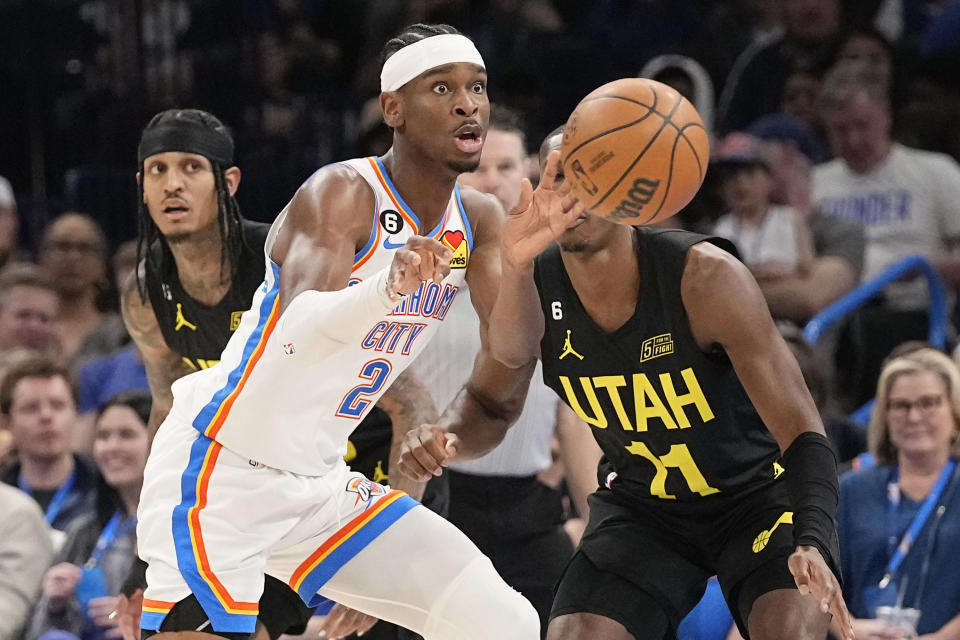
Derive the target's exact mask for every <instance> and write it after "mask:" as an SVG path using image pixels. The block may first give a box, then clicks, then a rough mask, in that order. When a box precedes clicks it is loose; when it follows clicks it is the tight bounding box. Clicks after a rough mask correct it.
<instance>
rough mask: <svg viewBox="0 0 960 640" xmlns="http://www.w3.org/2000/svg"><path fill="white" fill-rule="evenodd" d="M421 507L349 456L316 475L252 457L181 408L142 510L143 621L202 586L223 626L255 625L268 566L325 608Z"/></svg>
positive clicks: (156, 620)
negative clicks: (344, 579)
mask: <svg viewBox="0 0 960 640" xmlns="http://www.w3.org/2000/svg"><path fill="white" fill-rule="evenodd" d="M411 510H415V511H417V512H421V511H422V512H425V513H428V514H429V513H430V512H429V511H428V510H426V509H425V508H423V507H421V506H420V505H419V503H418V502H416V501H415V500H413V499H411V498H409V497H408V496H407V495H406V494H404V493H403V492H400V491H391V490H390V489H389V488H388V487H384V486H381V485H379V484H376V483H374V482H371V481H370V480H367V479H366V478H364V477H363V475H361V474H359V473H353V472H351V471H350V470H349V469H348V468H347V466H346V464H341V465H339V466H337V467H336V468H335V469H334V470H332V471H331V472H330V473H329V474H327V475H325V476H317V477H309V476H300V475H296V474H293V473H290V472H286V471H279V470H277V469H272V468H269V467H266V466H264V465H262V464H259V463H257V462H256V461H253V460H248V459H246V458H241V457H240V456H238V455H237V454H235V453H234V452H233V451H230V450H229V449H226V448H224V447H223V446H222V445H220V444H219V443H217V442H215V441H213V440H210V439H209V438H207V437H205V436H203V435H202V434H200V433H199V432H198V431H197V430H196V429H194V428H193V427H192V426H191V425H190V424H189V423H187V422H185V421H183V420H179V419H177V418H176V417H174V416H173V415H172V414H171V416H170V417H168V418H167V420H166V421H165V422H164V423H163V425H162V427H161V428H160V430H159V431H158V433H157V437H156V439H155V441H154V443H153V447H152V450H151V453H150V458H149V460H148V461H147V466H146V469H145V472H144V483H143V491H142V494H141V499H140V507H139V510H138V513H137V516H138V525H137V536H138V547H139V554H140V557H141V558H143V560H145V561H146V562H147V563H148V565H149V566H148V569H147V584H148V585H149V586H148V587H147V590H146V594H145V598H144V604H143V617H142V620H141V628H143V629H146V630H154V631H155V630H158V629H159V628H160V625H161V624H162V623H163V620H164V618H165V616H166V615H167V613H169V611H170V609H171V608H172V607H173V606H174V605H175V604H176V603H177V602H179V601H180V600H182V599H184V598H186V597H188V596H189V595H190V594H191V593H193V594H194V595H195V596H196V597H197V599H198V601H199V603H200V605H201V606H202V607H203V610H204V612H205V613H206V614H207V615H208V616H209V618H210V622H211V625H212V627H213V629H215V630H216V631H223V632H237V633H247V632H250V633H252V632H253V631H254V629H255V625H256V617H257V613H258V601H259V599H260V595H261V592H262V589H263V575H264V573H267V574H270V575H271V576H273V577H275V578H277V579H279V580H281V581H283V582H285V583H287V584H288V585H290V587H291V588H292V589H293V590H294V591H296V592H297V593H298V594H299V595H300V597H301V598H302V599H303V601H304V602H305V603H306V604H307V605H308V606H315V605H316V604H318V603H319V602H321V601H323V600H324V598H323V597H322V596H320V595H318V592H319V591H321V590H322V589H323V588H324V587H325V586H327V585H328V583H329V582H330V580H331V578H332V577H333V576H334V574H336V573H337V572H338V570H339V569H341V568H342V567H343V566H344V565H345V564H346V563H347V562H349V561H350V560H351V559H352V558H353V557H354V556H355V555H357V554H358V553H359V552H360V551H361V550H363V549H364V548H365V547H367V546H368V545H369V544H370V543H371V542H372V541H373V540H374V539H376V538H377V537H378V536H379V535H380V534H381V533H383V532H384V531H385V530H386V529H387V528H388V527H390V526H391V525H392V524H393V523H395V522H396V521H397V520H398V519H399V518H401V517H402V516H403V515H404V514H407V513H408V512H410V511H411ZM430 515H433V514H430ZM424 517H427V516H424ZM437 520H439V521H440V522H444V521H443V520H442V519H440V518H437ZM444 524H446V523H445V522H444ZM448 526H450V525H448ZM477 553H479V552H477ZM397 564H398V565H399V564H401V563H397ZM398 571H402V569H399V568H398ZM401 576H402V573H398V575H397V577H398V578H399V577H401ZM389 577H390V576H384V575H379V576H371V579H372V580H383V579H385V578H389ZM331 586H332V585H331ZM341 586H343V585H341ZM365 588H366V586H365V585H357V588H356V590H358V591H362V590H365ZM346 590H347V591H350V590H351V588H349V587H348V588H346Z"/></svg>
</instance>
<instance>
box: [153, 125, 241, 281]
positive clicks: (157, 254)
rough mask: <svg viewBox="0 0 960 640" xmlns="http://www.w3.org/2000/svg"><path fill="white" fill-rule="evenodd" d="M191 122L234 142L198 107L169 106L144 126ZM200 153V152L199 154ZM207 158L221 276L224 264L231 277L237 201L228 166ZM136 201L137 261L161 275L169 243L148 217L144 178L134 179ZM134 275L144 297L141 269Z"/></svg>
mask: <svg viewBox="0 0 960 640" xmlns="http://www.w3.org/2000/svg"><path fill="white" fill-rule="evenodd" d="M177 124H190V125H194V126H196V125H201V126H204V127H206V128H208V129H210V130H211V131H213V132H215V133H217V134H219V135H220V136H224V137H225V138H226V139H228V140H229V141H230V146H231V147H232V146H233V137H232V136H231V135H230V132H229V131H228V130H227V127H226V126H225V125H224V124H223V123H222V122H220V120H219V119H217V117H216V116H214V115H212V114H210V113H207V112H206V111H201V110H199V109H168V110H166V111H161V112H160V113H158V114H157V115H155V116H153V118H151V120H150V122H148V123H147V126H146V127H144V128H143V133H144V134H146V133H147V132H149V131H150V130H152V129H155V128H156V127H159V126H162V125H166V126H169V125H174V126H175V125H177ZM201 155H202V154H201ZM208 160H210V165H211V167H212V169H213V176H214V188H215V190H216V193H217V208H218V213H217V224H218V225H219V227H220V277H221V278H222V277H223V269H224V266H225V265H226V266H227V268H228V269H229V274H230V278H231V279H232V278H233V276H234V275H235V274H236V272H237V261H238V259H239V256H240V250H241V248H242V246H243V242H244V240H243V233H242V230H241V220H242V218H241V216H240V205H239V204H238V203H237V200H236V198H234V197H233V196H232V195H230V190H229V188H228V186H227V178H226V174H225V171H226V169H227V168H229V167H227V166H224V165H223V163H221V162H217V161H215V160H213V159H210V158H208ZM139 171H140V175H143V171H144V169H143V163H142V161H141V163H140V167H139ZM137 202H138V206H139V215H138V221H137V264H138V265H139V264H140V263H141V261H143V263H144V265H145V270H146V274H148V275H149V276H151V277H152V276H154V275H156V276H160V275H161V274H163V273H166V271H167V269H168V268H169V267H170V264H171V261H172V260H173V254H172V253H171V251H170V245H169V244H168V242H167V239H166V238H164V237H163V234H162V233H160V229H159V227H157V225H156V223H155V222H154V221H153V218H151V217H150V210H149V209H148V208H147V205H146V203H145V202H144V201H143V180H140V181H139V182H138V183H137ZM155 244H156V245H157V246H158V247H159V249H160V250H159V251H152V250H151V248H152V247H153V246H154V245H155ZM135 274H136V279H137V289H138V290H139V292H140V297H141V299H145V298H146V295H147V292H146V281H145V280H143V279H141V277H140V269H139V268H137V269H136V270H135Z"/></svg>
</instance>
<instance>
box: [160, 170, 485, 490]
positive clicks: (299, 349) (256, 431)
mask: <svg viewBox="0 0 960 640" xmlns="http://www.w3.org/2000/svg"><path fill="white" fill-rule="evenodd" d="M342 164H344V165H346V166H348V167H351V168H352V169H353V170H354V171H356V172H357V173H358V174H359V175H360V176H361V177H362V178H363V179H365V180H366V181H367V183H368V184H369V185H370V188H371V189H372V190H373V192H374V194H375V196H376V212H375V215H374V218H373V229H372V231H371V233H370V239H369V240H368V241H367V243H366V245H365V246H364V247H363V249H361V250H360V252H358V253H357V255H356V256H355V258H354V264H353V270H352V273H351V278H350V285H351V287H352V286H353V285H357V284H359V283H361V282H364V281H366V280H369V281H370V282H368V284H372V282H373V280H374V279H378V278H379V279H383V278H384V276H385V274H386V272H387V271H388V270H389V268H390V264H391V262H392V261H393V254H394V251H395V250H396V249H398V248H400V247H402V246H404V244H405V243H406V241H407V239H408V238H409V237H411V236H413V235H416V234H419V233H420V232H421V229H420V221H419V219H418V218H417V216H416V214H415V213H414V212H413V211H412V210H411V209H410V208H409V207H408V206H407V205H406V203H405V202H404V201H403V199H402V198H401V197H400V195H399V193H398V192H397V190H396V189H395V188H394V187H393V184H392V182H391V181H390V177H389V176H388V175H387V172H386V170H385V169H384V167H383V165H382V163H380V161H379V160H378V159H377V158H362V159H354V160H349V161H346V162H344V163H342ZM285 213H286V211H284V212H282V213H281V214H280V217H278V218H277V220H276V222H274V224H273V227H272V228H271V230H270V234H269V235H268V237H267V242H266V246H265V247H264V250H265V252H266V254H267V267H266V278H265V280H264V282H263V284H262V285H261V286H260V288H259V289H258V290H257V291H256V293H255V294H254V297H253V302H252V304H251V308H250V310H249V311H247V312H245V313H244V314H243V318H242V320H241V322H240V326H239V327H238V328H237V330H236V332H235V333H234V334H233V336H232V337H231V339H230V342H229V343H228V344H227V347H226V349H224V351H223V355H222V357H221V360H220V363H219V364H217V365H215V366H213V367H211V368H209V369H205V370H202V371H198V372H196V373H193V374H190V375H188V376H186V377H184V378H180V379H179V380H177V381H176V382H174V384H173V387H172V389H173V395H174V403H173V409H172V411H171V413H172V414H175V415H176V416H177V417H178V418H180V419H182V420H186V421H188V422H190V423H191V424H192V425H193V427H194V428H195V429H197V430H198V431H199V432H201V433H203V434H204V435H206V436H207V437H209V438H211V439H213V440H216V441H217V442H219V443H220V444H222V445H223V446H225V447H227V448H228V449H231V450H232V451H234V452H236V453H238V454H240V455H241V456H243V457H246V458H249V459H250V460H251V463H252V464H256V463H262V464H265V465H267V466H269V467H273V468H275V469H281V470H285V471H292V472H294V473H298V474H302V475H310V476H318V475H323V474H325V473H326V472H327V471H329V470H330V469H332V468H333V467H334V466H335V465H336V464H337V462H338V461H339V460H341V459H342V458H343V456H344V455H345V454H346V448H347V438H348V436H349V435H350V433H351V432H352V431H353V430H354V429H355V428H356V426H357V424H359V422H360V420H361V419H363V417H364V416H365V415H366V414H367V412H368V411H369V410H370V408H371V407H373V405H374V404H375V403H376V402H377V399H378V398H379V397H380V396H381V395H382V394H383V392H384V391H385V390H386V389H387V387H388V386H389V385H390V384H392V383H393V381H394V380H395V379H396V377H397V376H398V375H400V373H401V372H402V371H403V370H404V369H406V367H407V366H408V365H409V364H410V362H411V361H412V360H413V359H414V358H415V357H416V355H417V354H418V353H419V352H420V351H421V350H422V349H423V347H424V346H425V345H426V343H427V342H428V341H429V340H430V338H431V337H432V335H433V333H434V332H435V331H436V329H437V327H438V325H439V324H440V323H441V322H443V320H444V318H445V317H446V315H447V312H448V311H449V310H450V306H451V305H452V304H453V300H454V298H455V297H456V295H457V292H458V291H459V289H460V287H461V286H462V285H463V282H464V277H465V274H466V267H467V264H468V263H469V258H470V253H471V251H472V250H473V234H472V231H471V228H470V223H469V222H468V220H467V216H466V212H465V211H464V209H463V204H462V203H461V201H460V192H459V189H458V188H456V187H455V188H454V190H453V193H451V195H450V201H449V203H448V205H447V208H446V211H445V212H444V215H443V219H442V220H441V222H440V224H438V225H437V227H436V228H435V229H433V230H431V231H429V232H426V233H422V234H421V235H425V236H428V237H432V238H436V239H438V240H440V241H441V242H443V243H444V244H446V245H447V246H448V247H449V248H450V249H451V250H452V251H453V258H452V260H451V270H450V274H449V275H448V276H447V277H446V278H445V279H444V280H443V282H442V283H440V284H437V283H434V282H432V281H431V282H424V283H422V284H421V286H420V289H418V290H417V291H416V292H414V293H412V294H410V295H409V296H407V297H406V298H405V299H404V300H402V301H401V302H400V303H399V304H398V305H396V306H395V308H393V309H392V310H391V308H392V307H393V305H392V303H390V302H389V300H388V299H387V298H386V293H385V292H384V291H382V288H380V287H378V290H379V296H380V297H379V298H377V299H374V300H373V304H369V302H370V301H369V300H366V299H365V300H366V302H367V303H368V304H366V306H363V307H362V308H358V309H356V312H351V313H350V314H348V315H345V316H344V317H342V318H336V319H334V320H333V321H330V320H326V321H324V322H314V323H311V322H310V320H311V315H306V314H305V313H304V312H305V310H313V311H315V312H316V313H314V314H312V315H313V316H316V315H317V313H322V312H323V311H324V309H323V308H318V309H315V308H313V307H310V306H309V305H311V304H313V305H316V301H317V300H321V301H322V300H326V298H321V297H317V296H323V295H327V296H329V295H331V294H329V293H324V294H317V293H316V292H304V293H301V294H299V295H298V296H296V297H295V298H294V299H293V300H292V301H291V302H290V303H289V305H288V306H287V308H286V310H285V311H284V313H283V315H280V313H279V306H278V294H279V277H280V269H281V267H279V266H277V265H276V264H275V263H274V262H273V261H272V260H271V259H270V249H271V247H272V246H273V242H274V240H275V238H276V236H277V233H278V232H279V229H280V227H281V226H282V224H283V221H284V219H285V217H286V216H285ZM360 289H364V287H362V286H361V287H360ZM368 289H369V288H368ZM350 291H351V289H349V288H348V289H347V290H345V291H342V292H339V293H338V294H333V295H340V296H341V298H339V300H344V299H346V300H350V301H351V304H353V301H354V298H351V297H346V298H345V297H343V296H349V295H350V293H349V292H350ZM308 293H313V294H315V295H314V296H313V297H312V298H311V297H310V296H308V295H305V294H308ZM353 293H355V294H360V293H361V291H359V290H357V291H354V292H353ZM301 298H303V299H304V300H305V302H302V303H301ZM368 298H369V296H368ZM357 306H358V305H356V304H354V307H357ZM337 308H339V307H337ZM332 325H336V326H332Z"/></svg>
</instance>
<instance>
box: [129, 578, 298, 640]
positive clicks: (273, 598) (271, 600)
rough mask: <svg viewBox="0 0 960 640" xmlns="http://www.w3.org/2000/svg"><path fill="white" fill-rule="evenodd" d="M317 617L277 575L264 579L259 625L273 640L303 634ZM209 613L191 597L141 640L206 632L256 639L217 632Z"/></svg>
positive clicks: (233, 638)
mask: <svg viewBox="0 0 960 640" xmlns="http://www.w3.org/2000/svg"><path fill="white" fill-rule="evenodd" d="M312 616H313V609H312V608H310V607H308V606H307V605H305V604H304V603H303V600H302V599H301V598H300V595H299V594H297V592H296V591H294V590H293V589H291V588H290V587H289V586H288V585H287V584H286V583H284V582H282V581H280V580H277V579H276V578H274V577H273V576H264V584H263V594H262V595H261V596H260V613H259V614H258V615H257V622H258V623H259V624H262V625H263V626H264V627H265V628H266V630H267V633H269V635H270V638H271V640H276V639H277V638H279V637H280V636H281V635H283V634H285V633H287V634H290V635H299V634H302V633H303V632H304V631H306V629H307V622H308V621H309V620H310V618H311V617H312ZM208 620H209V619H208V618H207V614H206V613H204V611H203V608H202V607H201V606H200V602H199V601H198V600H197V597H196V596H195V595H190V596H188V597H186V598H184V599H183V600H181V601H180V602H178V603H177V604H175V605H174V606H173V608H172V609H170V613H168V614H167V616H166V618H164V620H163V624H162V625H161V626H160V630H159V631H149V630H146V629H144V630H142V631H141V632H140V637H141V640H147V638H149V637H150V636H153V635H155V634H157V633H162V632H164V631H194V630H197V631H205V632H207V633H212V634H215V635H218V636H220V637H223V638H227V639H228V640H247V639H248V638H252V637H253V634H249V633H225V632H217V631H214V630H213V628H212V627H211V626H210V625H209V624H208Z"/></svg>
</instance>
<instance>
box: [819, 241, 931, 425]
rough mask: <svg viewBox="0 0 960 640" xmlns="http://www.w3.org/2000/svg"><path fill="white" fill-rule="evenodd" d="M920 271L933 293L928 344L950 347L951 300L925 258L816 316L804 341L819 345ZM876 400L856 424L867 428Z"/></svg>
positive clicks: (905, 263)
mask: <svg viewBox="0 0 960 640" xmlns="http://www.w3.org/2000/svg"><path fill="white" fill-rule="evenodd" d="M913 271H919V272H920V273H921V274H922V275H923V276H924V277H926V279H927V286H928V288H929V290H930V329H929V331H928V332H927V341H928V342H929V343H930V344H932V345H934V346H935V347H939V348H941V349H944V348H946V346H947V296H946V293H945V292H944V288H943V281H942V280H941V279H940V274H939V273H937V270H936V269H934V268H933V265H932V264H930V261H929V260H927V259H926V258H924V257H923V256H921V255H916V254H915V255H909V256H907V257H906V258H904V259H903V260H901V261H900V262H898V263H896V264H894V265H892V266H890V267H888V268H887V269H886V270H884V271H882V272H881V273H879V274H878V275H877V276H876V277H875V278H873V279H872V280H869V281H868V282H864V283H863V284H861V285H860V286H859V287H857V288H856V289H854V290H853V291H851V292H850V293H848V294H847V295H845V296H843V297H842V298H840V299H839V300H837V301H836V302H834V303H833V304H831V305H830V306H829V307H827V308H826V309H824V310H823V311H821V312H820V313H818V314H817V315H815V316H814V317H813V318H811V319H810V321H809V322H808V323H807V324H806V326H804V328H803V337H804V338H806V339H807V342H809V343H810V344H816V342H817V341H818V340H819V339H820V336H822V335H823V332H824V331H826V330H827V329H829V328H830V327H832V326H833V325H834V324H836V323H837V322H839V321H840V320H842V319H843V318H844V317H846V316H847V315H848V314H850V313H852V312H854V311H856V310H857V309H859V308H860V307H861V306H862V305H863V304H864V303H865V302H867V301H869V300H870V299H871V298H874V297H875V296H877V295H879V294H880V293H881V292H882V291H883V290H884V288H886V286H887V285H888V284H890V283H891V282H894V281H896V280H899V279H900V278H902V277H904V276H905V275H907V274H909V273H911V272H913ZM872 408H873V400H870V401H869V402H868V403H866V404H865V405H863V406H862V407H860V408H859V409H857V410H856V411H854V412H853V413H852V414H850V418H851V419H852V420H854V421H855V422H859V423H861V424H865V423H867V422H868V421H869V419H870V410H871V409H872Z"/></svg>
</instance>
